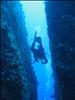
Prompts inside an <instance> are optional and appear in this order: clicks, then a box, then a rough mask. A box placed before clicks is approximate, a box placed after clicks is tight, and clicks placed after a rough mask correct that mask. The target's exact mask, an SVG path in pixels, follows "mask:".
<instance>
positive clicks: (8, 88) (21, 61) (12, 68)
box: [0, 1, 37, 100]
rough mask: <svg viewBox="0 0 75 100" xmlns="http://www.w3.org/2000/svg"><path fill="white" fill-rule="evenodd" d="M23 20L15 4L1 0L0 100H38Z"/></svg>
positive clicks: (14, 2)
mask: <svg viewBox="0 0 75 100" xmlns="http://www.w3.org/2000/svg"><path fill="white" fill-rule="evenodd" d="M24 18H25V17H24V15H23V12H22V10H21V5H20V3H19V2H18V1H4V2H2V1H1V18H0V29H1V33H0V36H1V44H0V46H1V47H0V48H1V58H0V60H1V100H37V81H36V77H35V73H34V72H33V68H32V66H31V57H30V56H31V55H30V49H29V47H28V43H27V32H26V30H25V23H24Z"/></svg>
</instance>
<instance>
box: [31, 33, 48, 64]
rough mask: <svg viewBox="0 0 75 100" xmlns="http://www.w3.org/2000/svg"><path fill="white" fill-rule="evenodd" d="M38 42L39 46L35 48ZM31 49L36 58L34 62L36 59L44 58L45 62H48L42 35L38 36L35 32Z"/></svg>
mask: <svg viewBox="0 0 75 100" xmlns="http://www.w3.org/2000/svg"><path fill="white" fill-rule="evenodd" d="M36 43H38V47H37V48H35V45H36ZM31 51H32V52H33V54H34V58H35V60H34V62H35V61H37V62H38V61H39V60H42V63H43V64H46V63H47V62H48V60H47V58H46V56H45V53H44V48H43V47H42V42H41V37H36V34H35V38H34V41H33V43H32V46H31ZM34 62H33V63H34Z"/></svg>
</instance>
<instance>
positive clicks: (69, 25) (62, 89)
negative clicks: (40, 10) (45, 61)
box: [45, 1, 75, 100]
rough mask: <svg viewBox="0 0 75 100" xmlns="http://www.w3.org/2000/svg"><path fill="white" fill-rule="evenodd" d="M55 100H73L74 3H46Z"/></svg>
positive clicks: (74, 67) (74, 87)
mask: <svg viewBox="0 0 75 100" xmlns="http://www.w3.org/2000/svg"><path fill="white" fill-rule="evenodd" d="M45 5H46V8H45V11H46V19H47V24H48V36H49V39H50V51H51V57H52V67H53V70H54V74H55V91H56V100H75V10H74V9H75V1H49V2H48V1H46V2H45Z"/></svg>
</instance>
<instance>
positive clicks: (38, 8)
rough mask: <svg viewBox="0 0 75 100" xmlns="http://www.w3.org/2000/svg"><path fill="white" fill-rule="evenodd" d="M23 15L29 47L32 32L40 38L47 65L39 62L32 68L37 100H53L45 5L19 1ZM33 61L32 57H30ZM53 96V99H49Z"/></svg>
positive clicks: (31, 40)
mask: <svg viewBox="0 0 75 100" xmlns="http://www.w3.org/2000/svg"><path fill="white" fill-rule="evenodd" d="M21 3H22V7H23V11H24V13H25V23H26V29H27V32H28V42H29V46H31V44H32V42H33V38H34V32H35V31H37V32H38V34H37V35H38V36H40V37H41V38H42V43H43V47H44V49H45V53H46V56H47V58H48V63H47V64H45V65H43V64H41V62H39V63H37V62H36V63H34V64H33V68H34V71H35V73H36V77H37V80H38V87H37V93H38V100H55V99H54V77H53V70H52V67H51V54H50V48H49V39H48V35H47V22H46V15H45V5H44V2H43V1H21ZM32 60H33V55H32ZM51 96H53V97H51Z"/></svg>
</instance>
